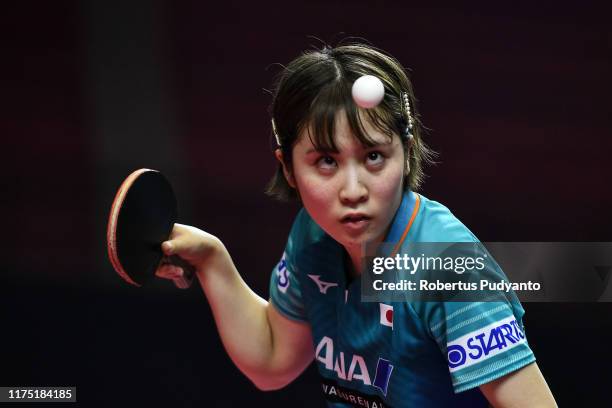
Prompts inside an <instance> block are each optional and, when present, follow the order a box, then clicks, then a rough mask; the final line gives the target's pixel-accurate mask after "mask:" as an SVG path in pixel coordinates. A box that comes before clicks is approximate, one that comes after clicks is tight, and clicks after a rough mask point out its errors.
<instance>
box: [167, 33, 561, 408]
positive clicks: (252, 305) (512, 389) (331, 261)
mask: <svg viewBox="0 0 612 408" xmlns="http://www.w3.org/2000/svg"><path fill="white" fill-rule="evenodd" d="M364 75H368V76H372V77H375V78H378V80H380V82H381V83H382V84H383V88H384V95H383V96H382V97H380V98H378V99H380V100H377V101H374V103H370V104H369V105H368V103H367V100H368V98H370V96H371V95H370V94H368V92H365V94H360V93H359V92H360V91H359V90H357V91H358V92H357V97H356V96H355V91H354V89H353V85H354V84H355V81H357V80H358V79H359V78H361V77H362V76H364ZM374 93H376V92H374ZM360 95H361V96H363V95H365V97H364V98H365V100H366V102H363V100H364V98H361V99H360V98H358V97H359V96H360ZM376 98H377V97H376V95H375V97H374V99H376ZM370 99H371V98H370ZM415 101H416V98H415V96H414V93H413V89H412V85H411V83H410V81H409V79H408V76H407V74H406V72H405V71H404V69H403V68H402V67H401V65H400V64H399V63H398V61H396V60H395V59H394V58H393V57H391V56H389V55H387V54H385V53H384V52H382V51H380V50H377V49H375V48H373V47H370V46H366V45H362V44H351V45H343V46H338V47H336V48H331V47H328V46H325V47H324V48H323V49H321V50H316V51H312V50H311V51H308V52H306V53H304V54H302V55H300V56H299V57H297V58H296V59H294V60H293V61H292V62H291V63H289V64H288V65H287V66H286V68H285V69H284V71H283V73H282V74H281V76H280V78H279V80H278V82H277V84H276V87H275V91H274V97H273V102H272V109H271V112H272V115H273V117H272V132H273V134H274V136H275V139H276V148H275V150H274V154H275V157H276V159H277V160H278V170H277V172H276V174H275V175H274V177H273V179H272V180H271V182H270V185H269V193H270V194H271V195H272V196H274V197H277V198H280V199H283V200H290V199H296V200H299V201H300V202H301V204H302V206H303V208H302V209H301V210H300V211H299V213H298V214H297V216H296V218H295V221H294V224H293V227H292V229H291V232H290V234H289V237H288V239H287V244H286V247H285V248H284V251H282V257H281V259H280V261H279V263H278V264H277V265H276V267H275V268H274V270H273V272H272V275H271V281H270V299H269V300H265V299H263V298H261V297H260V296H258V295H257V294H256V293H254V292H253V291H252V290H251V289H250V288H249V287H248V286H247V285H246V284H245V282H244V281H243V279H242V278H241V276H240V274H239V273H238V271H237V269H236V267H235V265H234V264H233V262H232V260H231V257H230V254H229V253H228V251H227V250H226V248H225V246H224V245H223V243H222V242H221V240H220V239H219V238H217V237H215V236H212V235H210V234H208V233H207V232H205V231H202V230H200V229H197V228H195V227H192V226H186V225H180V224H176V225H175V227H174V229H173V231H172V234H171V237H170V239H169V240H168V241H166V242H164V243H163V244H162V250H163V251H164V253H165V254H166V255H179V256H180V257H181V258H183V259H184V260H186V261H187V262H189V263H191V264H192V265H193V266H194V267H195V268H196V271H197V272H196V274H197V278H198V280H199V282H200V284H201V286H202V288H203V290H204V292H205V294H206V297H207V299H208V301H209V302H210V305H211V308H212V311H213V314H214V318H215V322H216V324H217V328H218V330H219V334H220V337H221V339H222V341H223V344H224V346H225V349H226V350H227V352H228V354H229V356H230V358H231V359H232V361H233V362H234V363H235V364H236V366H237V367H238V368H239V369H240V370H241V371H242V372H243V373H244V374H245V375H246V376H247V377H248V378H249V379H250V380H251V381H252V382H253V383H254V384H255V385H256V386H257V387H258V388H259V389H261V390H275V389H279V388H282V387H284V386H285V385H287V384H288V383H290V382H291V381H293V380H294V379H295V378H296V377H298V376H299V375H300V373H302V372H303V370H304V369H305V368H306V367H307V366H308V365H309V364H310V363H311V362H312V361H313V360H314V361H315V363H316V365H317V367H318V371H319V373H320V375H321V378H322V390H323V395H324V398H325V399H326V401H327V404H328V406H330V407H345V406H362V407H388V406H390V407H396V408H397V407H480V406H488V405H489V404H490V405H492V406H494V407H553V406H556V403H555V400H554V397H553V395H552V393H551V392H550V390H549V388H548V385H547V383H546V381H545V379H544V377H543V376H542V374H541V372H540V369H539V368H538V366H537V364H536V361H535V357H534V354H533V352H532V350H531V348H530V346H529V343H528V341H527V338H526V336H525V330H524V326H523V323H522V318H523V315H524V309H523V308H522V306H521V305H520V303H518V301H516V302H514V301H507V302H503V301H500V302H444V301H437V302H389V303H377V302H361V301H360V277H361V274H362V272H363V270H362V258H363V256H364V254H363V253H362V250H363V246H364V244H365V243H366V242H369V243H377V242H388V243H393V244H395V245H396V247H397V248H398V251H399V253H400V254H401V253H402V251H405V250H406V247H407V245H408V244H409V243H410V242H413V243H414V242H477V241H478V240H477V238H476V237H475V235H474V234H473V233H472V232H471V231H470V230H469V229H468V228H467V227H466V226H465V225H463V224H462V223H461V222H460V221H459V220H458V219H457V218H456V217H455V216H454V215H453V214H452V213H451V212H450V211H449V209H448V208H446V207H445V206H443V205H442V204H440V203H438V202H436V201H433V200H430V199H428V198H427V197H425V196H423V195H422V194H419V193H418V192H417V191H418V189H419V186H420V185H421V183H422V181H423V176H424V167H425V165H426V164H427V163H429V162H430V161H431V158H432V151H431V150H430V149H429V148H428V147H427V145H426V144H425V142H424V140H423V127H422V124H421V122H420V119H419V115H418V113H417V107H416V104H415ZM279 252H281V251H280V250H279ZM181 274H182V270H181V269H180V268H178V267H176V266H173V265H164V266H161V267H160V268H159V269H158V271H157V275H158V276H161V277H163V278H176V277H177V276H180V275H181ZM511 324H512V325H514V326H513V327H514V328H515V329H514V331H513V334H509V335H508V336H507V347H502V346H499V347H490V348H487V346H486V345H487V344H486V343H487V341H488V342H489V346H490V345H491V340H490V338H491V336H493V334H494V330H493V329H494V328H496V327H501V326H502V325H511ZM504 341H506V340H504ZM476 344H481V345H482V347H477V346H475V345H476ZM510 345H511V347H510ZM461 347H463V350H467V353H468V354H466V355H463V358H462V359H459V360H458V359H457V357H456V355H453V353H456V352H457V350H458V348H461Z"/></svg>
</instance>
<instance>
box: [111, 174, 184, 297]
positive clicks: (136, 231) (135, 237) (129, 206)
mask: <svg viewBox="0 0 612 408" xmlns="http://www.w3.org/2000/svg"><path fill="white" fill-rule="evenodd" d="M177 217H178V207H177V202H176V196H175V195H174V191H173V190H172V186H171V185H170V183H169V182H168V180H167V179H166V177H164V175H163V174H162V173H160V172H159V171H156V170H151V169H139V170H136V171H134V172H133V173H132V174H130V175H129V176H128V177H127V178H126V179H125V180H124V181H123V183H122V184H121V186H120V187H119V190H118V191H117V195H116V196H115V200H114V201H113V205H112V207H111V211H110V215H109V217H108V226H107V230H106V240H107V247H108V257H109V259H110V261H111V263H112V265H113V268H114V269H115V271H116V272H117V273H118V274H119V276H121V277H122V278H123V279H124V280H125V281H127V282H129V283H131V284H132V285H136V286H142V285H143V284H145V283H146V282H147V281H148V280H150V279H151V278H153V277H154V276H155V271H156V270H157V268H158V266H159V265H160V263H170V264H173V265H176V266H180V267H181V268H183V271H184V276H183V277H181V278H175V279H174V283H175V284H176V286H178V287H179V288H182V289H185V288H188V287H189V286H190V285H191V281H192V280H193V275H194V273H195V269H194V267H193V266H192V265H190V264H189V263H187V262H185V261H184V260H182V259H181V258H180V257H178V256H176V255H173V256H170V257H166V256H164V254H163V252H162V249H161V244H162V242H164V241H166V240H168V238H169V237H170V233H171V232H172V228H173V226H174V223H175V222H176V221H177Z"/></svg>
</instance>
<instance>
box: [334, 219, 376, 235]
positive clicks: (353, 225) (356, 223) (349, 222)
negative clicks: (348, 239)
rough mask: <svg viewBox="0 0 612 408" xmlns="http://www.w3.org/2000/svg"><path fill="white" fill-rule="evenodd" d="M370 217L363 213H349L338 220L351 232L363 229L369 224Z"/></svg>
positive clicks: (358, 231)
mask: <svg viewBox="0 0 612 408" xmlns="http://www.w3.org/2000/svg"><path fill="white" fill-rule="evenodd" d="M371 220H372V219H371V218H370V217H368V216H367V215H363V214H350V215H347V216H344V217H342V219H341V220H340V222H341V223H342V225H343V226H344V228H345V229H347V230H348V231H350V232H351V233H360V232H363V231H365V230H366V229H367V228H368V226H369V225H370V222H371Z"/></svg>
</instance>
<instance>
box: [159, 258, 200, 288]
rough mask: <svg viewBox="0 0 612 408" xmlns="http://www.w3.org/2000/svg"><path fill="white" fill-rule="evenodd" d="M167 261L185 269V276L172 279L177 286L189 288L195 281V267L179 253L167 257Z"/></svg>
mask: <svg viewBox="0 0 612 408" xmlns="http://www.w3.org/2000/svg"><path fill="white" fill-rule="evenodd" d="M166 262H167V263H169V264H172V265H174V266H178V267H180V268H181V269H182V270H183V276H181V277H180V278H174V279H172V280H173V281H174V284H175V285H176V287H177V288H180V289H187V288H189V287H190V286H191V284H192V283H193V277H194V276H195V268H194V267H193V265H191V264H190V263H189V262H186V261H185V260H183V258H181V257H180V256H178V255H172V256H169V257H166Z"/></svg>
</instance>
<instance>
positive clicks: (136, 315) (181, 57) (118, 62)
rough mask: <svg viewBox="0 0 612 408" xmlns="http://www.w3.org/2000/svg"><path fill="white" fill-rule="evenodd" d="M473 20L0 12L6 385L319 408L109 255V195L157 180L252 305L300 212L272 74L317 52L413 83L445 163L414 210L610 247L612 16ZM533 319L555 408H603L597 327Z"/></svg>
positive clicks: (387, 6) (463, 10)
mask: <svg viewBox="0 0 612 408" xmlns="http://www.w3.org/2000/svg"><path fill="white" fill-rule="evenodd" d="M480 3H481V4H478V3H471V4H472V6H469V7H467V6H458V5H453V6H451V7H434V6H429V5H425V4H423V3H415V4H414V5H413V4H409V3H408V2H386V1H380V2H372V1H368V2H366V1H352V2H348V1H329V2H323V1H311V2H308V3H305V2H304V3H289V2H280V1H273V2H249V3H247V2H245V3H242V2H237V1H224V2H218V3H210V2H195V1H193V2H172V1H162V0H159V1H157V2H147V1H136V2H125V3H124V4H114V5H113V4H107V2H103V1H98V0H92V1H86V2H76V1H74V2H68V1H64V2H29V3H28V2H26V3H19V4H20V5H18V6H17V5H12V6H5V10H4V12H3V17H4V20H5V21H4V22H3V23H2V27H3V28H4V30H6V33H5V34H3V36H2V37H3V39H4V45H3V49H2V54H1V55H2V68H1V69H2V77H1V79H0V81H1V82H0V85H1V88H0V89H1V93H0V95H2V96H1V100H2V108H3V109H2V110H1V111H0V125H1V126H2V140H3V147H4V148H3V152H4V157H3V160H2V165H3V169H4V171H3V175H4V177H3V178H2V179H3V185H2V187H3V198H2V208H3V213H4V214H5V220H6V223H5V225H6V227H5V239H4V244H3V253H4V257H3V258H4V264H5V266H4V268H3V276H2V279H1V281H0V283H1V285H0V286H1V288H0V318H1V320H0V321H1V322H2V324H3V327H2V333H3V335H2V348H1V350H2V351H1V352H0V359H1V363H0V366H1V367H2V369H1V370H0V385H6V386H9V385H40V386H42V385H76V386H77V387H78V399H79V401H80V402H81V404H82V405H84V406H110V405H120V406H121V405H128V404H129V405H136V406H144V405H145V404H147V405H167V406H196V405H203V406H238V405H242V404H249V403H250V404H256V405H260V404H261V405H264V404H267V405H269V406H281V405H291V406H323V403H322V399H321V396H320V395H319V388H318V385H317V384H318V382H317V378H316V373H315V370H313V367H311V368H310V369H309V370H308V371H307V373H306V374H305V375H304V376H303V377H301V378H300V379H299V380H298V381H297V382H296V383H294V384H292V385H291V386H290V387H288V388H287V389H285V390H283V391H280V392H277V393H261V392H259V391H257V390H255V388H254V387H253V386H252V385H250V383H249V382H248V380H246V379H245V378H244V377H243V376H242V375H241V374H240V373H239V372H238V370H237V369H236V368H235V367H234V366H233V365H232V363H231V361H230V360H229V358H227V356H226V355H225V352H224V350H223V348H222V346H221V343H220V341H219V339H218V336H217V334H216V331H215V327H214V324H213V321H212V318H211V315H210V311H209V309H208V306H207V304H206V301H205V299H204V297H203V295H202V292H201V290H200V289H199V288H192V289H191V290H189V291H187V292H181V291H178V290H174V289H173V288H172V287H171V285H169V284H167V282H157V283H154V284H153V285H151V286H150V287H149V288H147V289H142V290H137V289H135V288H132V287H129V286H128V285H126V284H124V283H123V282H122V281H121V280H120V279H119V277H118V276H116V274H115V273H114V272H113V271H112V268H111V265H110V263H109V262H108V261H107V259H106V255H105V241H104V233H105V231H104V230H105V218H106V216H107V212H108V210H109V208H110V204H111V201H112V198H113V196H114V191H115V189H116V188H117V187H118V185H119V183H120V182H121V180H122V178H123V177H125V176H126V175H127V174H128V173H129V172H130V171H131V170H133V169H135V168H138V167H143V166H147V167H154V168H158V169H160V170H162V171H164V173H166V174H167V175H168V176H169V177H170V178H171V179H172V181H173V183H174V184H175V187H176V189H177V192H178V195H179V199H180V201H181V208H182V217H181V220H182V221H183V222H185V223H190V224H193V225H196V226H199V227H201V228H204V229H206V230H208V231H210V232H211V233H213V234H215V235H218V236H219V237H220V238H221V239H222V240H223V241H224V242H225V244H226V246H227V247H228V248H229V250H230V252H231V253H232V256H233V258H234V261H235V262H236V264H237V266H238V268H239V270H240V271H241V273H242V275H243V276H244V278H245V280H246V281H247V282H248V283H249V284H250V285H251V286H252V287H253V288H254V289H255V290H256V291H257V292H258V293H260V294H261V295H262V296H267V281H268V278H269V273H270V271H271V268H272V267H273V265H274V264H275V262H276V261H277V259H278V257H279V256H280V254H281V253H282V248H283V245H284V241H285V239H286V235H287V232H288V230H289V227H290V225H291V221H292V217H293V215H294V214H295V211H296V208H297V207H296V206H295V205H284V204H280V203H276V202H273V201H271V200H270V199H268V198H266V197H265V196H264V195H263V193H262V191H263V188H264V186H265V183H266V181H267V180H268V178H269V177H270V176H271V174H272V172H273V171H274V168H275V162H274V159H273V156H272V154H271V152H270V147H269V137H270V129H269V116H268V113H267V106H268V104H269V102H270V96H269V94H268V93H267V92H266V91H265V89H269V87H270V86H271V83H272V80H273V78H274V75H275V74H276V73H278V71H279V67H278V65H276V63H287V62H288V61H290V60H291V59H292V58H293V57H295V56H297V55H298V54H299V53H300V52H301V51H302V50H304V49H307V48H310V47H311V46H312V45H314V46H320V41H319V40H317V39H314V38H311V37H309V36H315V37H317V38H319V39H322V40H324V41H327V42H330V43H332V44H334V43H336V42H337V41H338V40H339V39H342V38H345V37H349V36H357V37H364V38H366V39H367V40H369V41H370V42H372V43H373V44H374V45H376V46H378V47H381V48H383V49H385V50H387V51H388V52H390V53H391V54H393V55H394V56H395V57H396V58H398V59H399V60H400V61H401V62H402V63H403V64H404V65H405V66H406V67H408V68H409V69H411V70H412V79H413V83H414V84H415V88H416V93H417V96H418V98H419V100H420V110H421V113H422V116H423V120H424V123H425V124H426V125H427V126H428V127H429V128H430V129H431V131H430V133H429V135H428V138H427V141H428V143H429V144H430V145H431V146H432V147H433V148H434V149H435V150H437V151H438V152H439V153H440V158H439V162H440V163H439V164H438V165H437V166H435V167H432V168H430V169H429V170H428V174H429V178H428V179H427V181H426V184H425V187H424V189H423V193H424V194H425V195H426V196H428V197H429V198H432V199H435V200H438V201H441V202H443V203H444V204H446V205H447V206H448V207H449V208H450V209H451V210H452V211H453V212H454V213H455V214H456V215H457V216H458V217H459V218H460V219H461V220H462V221H463V222H464V223H465V224H466V225H468V227H470V229H472V230H473V231H474V232H475V233H476V234H477V235H478V236H479V238H480V239H481V240H483V241H612V235H611V232H610V216H609V209H610V208H611V204H612V193H611V191H610V182H609V180H610V174H611V171H610V170H611V166H610V163H609V155H610V147H611V143H610V140H609V138H610V136H611V130H612V119H611V118H612V116H611V113H612V112H611V106H612V105H611V104H610V100H609V98H610V95H611V91H612V86H611V85H612V80H611V79H610V72H612V30H610V28H609V18H608V17H609V12H608V10H607V9H606V8H605V7H602V6H598V5H595V4H594V3H588V2H587V3H585V2H582V3H581V5H578V3H574V4H573V5H572V6H569V5H568V6H565V5H562V4H558V3H553V2H550V3H548V4H547V3H538V5H537V6H536V5H533V4H531V5H529V6H519V5H516V4H511V3H507V2H505V3H498V4H494V5H491V4H489V3H488V2H480ZM525 308H526V310H527V315H526V317H525V323H526V325H527V333H528V336H529V339H530V343H531V345H532V347H533V349H534V350H535V353H536V357H537V358H538V361H539V364H540V367H541V369H542V371H543V372H544V374H545V376H546V378H547V380H548V382H549V384H550V387H551V389H552V390H553V392H554V394H555V396H556V397H557V400H558V402H559V403H560V404H561V405H572V402H573V401H574V400H582V401H584V402H585V403H587V404H588V403H589V402H590V403H591V404H592V405H596V403H597V402H600V401H605V400H606V399H605V397H606V395H607V393H606V390H607V388H606V387H607V386H608V384H607V378H608V376H607V374H604V373H607V372H608V367H609V365H610V362H612V353H611V352H610V349H609V344H611V340H612V337H611V334H610V329H611V328H612V324H611V318H610V316H611V314H610V312H611V311H612V309H611V307H610V305H608V304H526V305H525ZM116 401H122V402H121V403H116Z"/></svg>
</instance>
